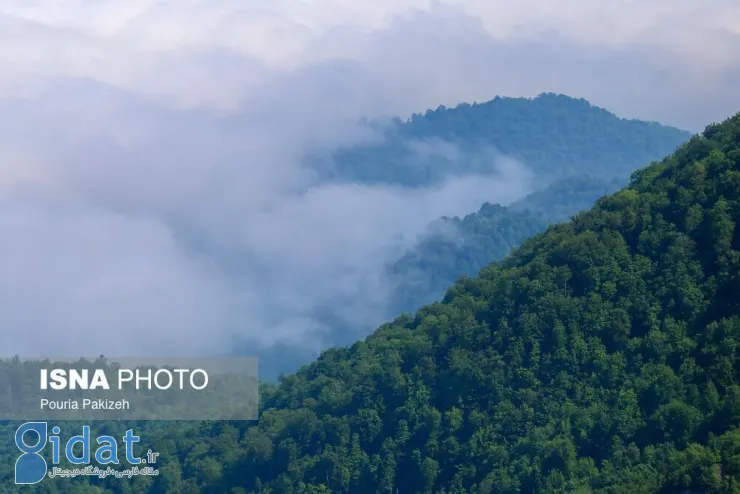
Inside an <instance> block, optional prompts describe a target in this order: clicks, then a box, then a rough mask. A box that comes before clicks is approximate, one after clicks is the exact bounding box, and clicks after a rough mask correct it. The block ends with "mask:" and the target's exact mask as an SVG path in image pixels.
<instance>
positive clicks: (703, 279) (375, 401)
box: [44, 114, 740, 494]
mask: <svg viewBox="0 0 740 494" xmlns="http://www.w3.org/2000/svg"><path fill="white" fill-rule="evenodd" d="M739 224H740V114H738V115H736V116H735V117H733V118H731V119H729V120H727V121H726V122H724V123H722V124H718V125H711V126H709V127H707V129H706V130H705V132H704V133H703V135H701V136H697V137H695V138H693V139H691V141H690V142H688V143H687V144H686V145H684V146H682V147H681V148H680V149H679V150H678V151H677V152H676V153H674V154H673V155H671V156H670V157H668V158H666V159H664V160H663V161H661V162H659V163H654V164H653V165H651V166H650V167H648V168H646V169H644V170H640V171H639V172H636V173H635V174H634V175H633V178H632V180H631V183H630V185H629V187H628V188H625V189H623V190H621V191H620V192H618V193H616V194H613V195H610V196H608V197H605V198H603V199H601V200H599V202H598V203H597V204H596V206H595V207H593V208H592V209H590V210H589V211H587V212H584V213H581V214H579V215H577V216H575V217H574V218H573V219H572V220H570V221H567V222H565V223H562V224H558V225H556V226H553V227H550V228H549V229H548V230H547V231H546V232H544V233H542V234H539V235H536V236H535V237H533V238H531V239H530V240H528V241H526V242H525V243H524V244H523V245H522V246H521V247H519V248H517V249H515V250H514V252H513V253H512V254H510V255H509V256H507V257H506V258H505V259H504V260H503V261H502V262H501V263H494V264H491V265H490V266H488V267H487V268H486V269H484V270H483V271H482V272H481V273H480V275H479V276H477V277H475V278H467V279H463V280H461V281H459V282H458V283H456V284H455V286H453V287H452V288H451V289H450V290H449V291H448V293H447V295H446V296H445V298H444V300H443V301H442V302H439V303H435V304H433V305H430V306H427V307H425V308H423V309H422V310H420V311H419V312H418V313H417V314H416V315H415V316H414V317H409V316H404V317H400V318H398V319H396V320H395V321H393V322H391V323H388V324H385V325H383V326H381V327H380V328H378V329H377V330H376V331H375V332H374V334H372V335H371V336H370V337H368V338H367V339H366V340H365V341H362V342H358V343H356V344H354V345H352V346H351V347H347V348H335V349H332V350H329V351H326V352H324V353H323V354H322V355H321V357H320V358H319V359H318V360H317V361H316V362H314V363H313V364H311V365H310V366H307V367H305V368H303V369H302V370H301V371H299V372H298V373H296V374H294V375H290V376H288V377H286V378H284V379H283V380H282V382H281V383H280V385H279V386H278V387H277V388H275V389H271V390H269V391H267V390H266V391H265V393H264V403H263V411H262V413H261V417H260V420H259V422H258V423H255V424H243V423H233V424H224V423H209V424H202V425H200V426H196V427H195V428H191V426H178V425H175V424H172V425H170V426H169V428H165V429H164V430H162V431H160V432H158V433H154V432H152V434H151V435H150V436H149V437H148V438H147V443H148V444H151V445H152V448H153V449H156V450H158V451H161V452H162V454H161V458H162V466H161V468H162V469H163V471H165V472H166V475H163V476H160V477H159V478H156V479H151V478H138V479H136V480H135V481H134V482H132V483H130V484H129V483H128V482H121V481H120V479H107V480H105V481H103V483H102V484H101V485H104V486H105V487H106V488H108V489H111V490H113V491H115V492H181V493H195V492H207V493H224V492H232V493H262V494H265V493H295V494H298V493H330V492H332V493H342V492H347V493H352V494H362V493H376V492H389V493H395V492H398V493H399V494H402V493H435V494H441V493H445V494H453V493H454V494H468V493H480V494H483V493H517V492H525V493H526V492H537V493H561V492H562V493H565V492H577V493H610V494H611V493H625V494H627V493H630V494H632V493H654V492H664V493H678V492H695V493H699V492H705V493H710V492H711V493H725V492H726V493H730V492H739V491H740V429H738V426H739V425H740V298H738V296H737V294H738V293H740V227H739ZM59 482H68V480H65V479H62V480H60V481H58V482H56V483H51V484H45V485H47V486H57V487H58V486H61V485H62V484H60V483H59ZM67 485H68V484H67ZM45 489H51V487H46V488H45ZM147 489H148V490H147ZM44 492H55V491H52V490H46V491H44Z"/></svg>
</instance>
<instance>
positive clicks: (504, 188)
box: [0, 0, 740, 356]
mask: <svg viewBox="0 0 740 494" xmlns="http://www.w3.org/2000/svg"><path fill="white" fill-rule="evenodd" d="M0 64H2V67H3V70H2V71H0V235H2V238H3V240H4V241H3V244H2V247H0V328H3V329H2V333H0V342H1V343H2V344H1V345H0V346H1V347H2V348H4V349H6V353H7V352H11V353H19V354H20V355H22V356H23V355H29V356H31V355H60V356H61V355H64V356H67V355H69V356H74V355H76V354H83V353H85V354H92V355H97V354H99V353H106V354H107V355H119V356H123V355H142V356H144V355H147V356H148V355H159V354H193V353H203V352H205V353H209V352H210V353H218V352H224V351H228V349H229V348H231V347H233V345H234V341H235V340H238V339H243V338H246V340H247V341H248V342H249V344H251V345H255V347H258V346H260V345H261V346H270V345H274V344H277V343H289V344H295V345H301V346H305V347H311V348H313V347H316V346H317V345H319V346H320V345H321V341H322V340H321V336H322V334H323V333H322V332H323V331H324V330H325V328H324V327H323V326H322V324H323V323H322V322H321V321H322V320H321V318H320V317H318V316H317V314H320V313H321V311H322V310H324V308H326V307H328V306H332V307H334V308H335V309H334V310H336V311H339V312H340V313H341V316H342V317H345V318H346V319H347V320H349V321H354V322H358V321H359V322H361V323H362V325H365V326H367V325H375V324H378V323H380V322H382V317H384V316H383V307H384V304H385V302H386V300H385V298H384V297H385V296H386V293H387V288H388V287H387V286H386V284H385V280H383V279H382V276H381V275H380V274H379V273H380V271H381V270H380V266H382V265H383V263H385V262H387V261H388V259H389V258H390V257H392V256H393V255H394V254H393V253H394V252H397V251H398V248H399V246H401V247H403V246H405V245H410V244H411V243H413V242H414V239H415V238H416V235H418V234H419V233H420V232H421V231H422V230H423V228H424V227H425V226H426V225H427V224H428V223H429V222H430V221H432V220H434V219H435V218H437V217H439V216H442V215H464V214H466V213H469V212H472V211H474V210H477V209H478V207H479V206H480V204H481V203H482V202H484V201H492V202H500V203H503V204H506V203H507V202H509V201H512V200H515V199H517V198H519V197H521V196H522V195H524V194H525V193H527V192H528V191H529V190H531V187H532V177H531V176H530V175H529V174H528V173H527V170H526V164H523V163H516V162H513V161H512V160H509V159H506V158H505V157H501V158H498V159H496V160H493V162H492V167H494V168H495V169H496V170H497V172H496V173H495V174H494V175H492V176H488V177H485V178H481V177H462V178H458V179H454V180H450V181H449V182H447V183H445V184H442V185H441V186H435V187H432V188H429V189H422V190H417V191H415V192H413V193H412V192H409V191H404V190H400V189H397V188H393V187H387V186H372V187H371V186H362V185H359V184H333V185H325V184H320V183H316V179H315V177H313V176H311V175H310V174H309V173H306V171H305V170H304V169H303V168H301V167H300V165H299V163H300V158H301V156H302V155H303V153H305V152H306V150H308V149H310V148H312V147H317V146H318V147H322V146H324V147H332V146H337V145H348V144H352V143H355V142H364V141H366V140H368V139H373V138H375V136H371V135H367V133H366V132H365V131H363V129H361V128H358V127H357V126H356V125H355V122H356V121H357V119H358V118H360V117H361V116H373V115H400V116H402V117H405V116H408V115H409V114H410V113H412V112H417V111H423V110H424V109H426V108H436V107H437V106H438V105H440V104H444V105H446V106H453V105H455V104H456V103H458V102H463V101H467V102H472V101H487V100H489V99H492V98H493V97H494V96H496V95H503V96H535V95H536V94H538V93H540V92H544V91H548V92H559V93H565V94H568V95H570V96H574V97H584V98H586V99H588V100H589V101H591V102H592V103H594V104H598V105H599V106H603V107H606V108H607V109H609V110H611V111H614V112H615V113H617V114H618V115H620V116H623V117H630V118H641V119H647V120H658V121H660V122H662V123H666V124H672V125H676V126H679V127H682V128H685V129H687V130H691V131H699V130H700V129H701V128H703V126H704V125H706V124H707V123H710V122H713V121H719V120H722V119H724V118H726V117H728V116H730V115H731V114H733V113H735V112H737V111H739V110H740V92H739V91H737V87H740V3H738V2H736V1H734V0H705V1H704V2H696V1H689V0H671V1H669V0H641V1H639V2H638V1H636V0H608V1H607V0H567V1H566V0H563V1H560V2H550V1H546V0H521V1H518V2H509V1H507V2H504V1H502V0H485V1H484V0H463V1H458V2H451V1H450V2H448V1H434V2H428V1H421V0H394V1H390V0H375V1H373V2H346V1H343V2H340V1H338V0H303V1H300V0H271V1H269V2H266V1H264V2H256V1H245V0H162V1H154V0H94V1H93V0H5V1H3V2H0ZM445 152H446V151H445ZM348 331H349V329H348Z"/></svg>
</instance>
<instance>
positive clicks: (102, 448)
mask: <svg viewBox="0 0 740 494" xmlns="http://www.w3.org/2000/svg"><path fill="white" fill-rule="evenodd" d="M60 433H61V429H60V428H59V427H58V426H54V427H52V428H51V434H49V426H48V424H47V423H46V422H26V423H25V424H23V425H21V426H20V427H18V430H16V431H15V445H16V447H17V448H18V449H19V450H20V452H21V455H20V456H19V457H18V459H17V460H16V462H15V483H16V484H37V483H39V482H41V481H42V480H43V479H44V477H45V476H46V474H47V471H48V470H49V465H48V464H47V462H46V459H45V458H44V457H43V456H41V453H42V451H44V448H46V446H47V444H49V443H51V463H52V465H59V464H60V463H61V457H62V445H61V438H60V437H59V434H60ZM122 440H123V444H124V447H125V448H124V451H125V457H126V461H127V462H128V463H130V464H131V465H140V464H142V463H154V462H155V461H156V458H157V456H158V453H152V451H151V450H150V451H149V452H147V456H146V459H143V458H139V457H135V456H134V443H137V442H139V440H140V437H139V436H135V435H134V432H133V430H132V429H129V430H127V431H126V433H125V434H124V435H123V438H122ZM95 442H96V443H97V449H96V450H95V453H94V454H93V455H92V456H93V457H94V459H95V462H96V463H98V464H100V465H119V464H120V460H119V458H118V441H116V439H115V438H114V437H113V436H105V435H101V436H98V437H97V438H96V439H95ZM78 444H79V445H81V446H82V448H81V451H77V452H75V446H77V445H78ZM76 453H77V454H76ZM64 458H65V459H66V461H67V462H69V463H70V464H72V465H76V466H83V465H90V462H91V441H90V426H89V425H85V426H83V427H82V434H80V435H78V436H73V437H71V438H70V439H69V440H68V441H67V443H66V445H65V446H64ZM54 469H55V470H57V469H56V468H54ZM96 470H98V469H97V468H96ZM137 470H138V469H137ZM76 474H84V473H82V472H79V473H76ZM73 475H74V474H73ZM73 475H72V476H73Z"/></svg>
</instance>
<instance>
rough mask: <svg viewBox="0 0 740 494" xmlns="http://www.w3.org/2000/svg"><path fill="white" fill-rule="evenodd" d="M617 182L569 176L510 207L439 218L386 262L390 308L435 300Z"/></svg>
mask: <svg viewBox="0 0 740 494" xmlns="http://www.w3.org/2000/svg"><path fill="white" fill-rule="evenodd" d="M620 184H622V181H621V180H618V179H613V180H607V179H602V178H595V177H590V176H575V177H569V178H566V179H563V180H559V181H557V182H554V183H552V184H551V185H550V186H548V187H546V188H544V189H542V190H539V191H536V192H533V193H532V194H529V195H528V196H526V197H524V198H522V199H520V200H519V201H516V202H515V203H514V204H512V205H511V206H509V207H504V206H501V205H499V204H488V203H486V204H484V205H483V206H482V207H481V208H480V210H478V211H476V212H475V213H471V214H469V215H466V216H465V217H464V218H457V217H453V218H441V219H440V220H439V221H437V222H436V223H435V224H434V225H431V227H430V228H429V230H430V231H429V232H428V233H427V234H426V235H424V236H423V237H422V238H421V239H420V241H419V243H418V245H416V246H415V247H414V248H412V249H409V250H408V251H407V252H406V253H405V254H404V255H403V257H401V258H400V259H399V260H398V261H396V262H394V263H393V264H392V265H391V266H390V267H389V269H388V274H389V278H390V280H391V283H392V286H393V287H394V289H393V295H392V297H391V298H392V304H391V306H390V313H391V314H393V315H394V316H396V315H399V314H402V313H404V312H414V311H416V310H417V309H418V308H419V307H421V306H423V305H425V304H430V303H432V302H436V301H437V300H439V299H440V298H442V296H443V295H444V293H445V291H446V290H447V288H448V287H449V286H450V285H452V284H453V283H454V282H455V281H456V280H457V279H458V278H459V277H461V276H474V275H476V274H478V271H480V270H481V269H482V268H484V267H485V266H486V265H488V264H489V263H491V262H493V261H500V260H501V259H502V258H503V257H504V256H506V255H507V254H508V253H509V252H511V250H512V249H514V248H515V247H518V246H519V245H520V244H521V243H522V242H523V241H524V240H526V239H527V238H529V237H531V236H533V235H535V234H537V233H541V232H543V231H545V230H546V229H547V227H548V226H549V225H550V224H552V223H554V222H558V221H563V220H566V219H568V218H569V217H570V216H571V215H573V214H576V213H578V212H580V211H583V210H585V209H588V208H590V207H591V206H592V205H593V204H594V203H595V202H596V200H597V199H598V198H600V197H602V196H604V195H606V194H608V193H612V192H615V191H617V190H618V189H619V188H620Z"/></svg>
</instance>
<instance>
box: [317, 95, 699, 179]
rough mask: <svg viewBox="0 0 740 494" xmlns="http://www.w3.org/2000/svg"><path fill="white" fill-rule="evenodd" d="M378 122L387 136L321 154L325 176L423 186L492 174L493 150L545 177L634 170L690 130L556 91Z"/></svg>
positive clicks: (680, 140) (669, 149)
mask: <svg viewBox="0 0 740 494" xmlns="http://www.w3.org/2000/svg"><path fill="white" fill-rule="evenodd" d="M376 126H377V127H378V128H379V129H380V132H381V134H382V137H383V139H382V140H381V142H379V143H373V144H368V145H362V146H353V147H349V148H344V149H340V150H339V151H337V152H333V153H332V154H331V156H325V157H323V159H320V158H317V157H315V158H314V160H312V166H313V167H315V168H318V169H319V170H320V171H321V172H322V174H323V175H324V177H325V179H334V180H339V181H357V182H361V183H387V184H394V185H402V186H407V187H419V186H428V185H431V184H436V183H439V182H441V181H443V180H445V179H446V178H448V177H450V176H457V175H464V174H471V173H480V174H490V173H491V172H492V171H493V170H492V166H491V161H492V156H491V151H494V152H495V153H501V154H503V155H506V156H509V157H511V158H515V159H518V160H519V161H521V162H522V163H524V164H525V166H527V167H528V168H529V169H530V170H532V171H533V172H534V173H535V175H536V176H537V177H538V179H539V180H540V181H541V182H542V183H543V184H546V183H549V182H551V181H553V180H558V179H561V178H565V177H568V176H572V175H581V174H588V175H592V176H599V177H607V178H609V179H611V178H612V177H615V176H620V175H629V174H630V173H632V171H634V170H635V169H636V168H638V167H641V166H645V164H646V163H650V162H651V161H653V160H656V159H660V158H662V157H663V156H665V155H667V154H668V153H671V152H673V151H674V150H675V148H676V147H677V146H678V145H679V144H681V143H683V142H685V141H686V140H688V139H689V137H690V134H689V133H688V132H686V131H683V130H679V129H676V128H673V127H666V126H663V125H660V124H658V123H654V122H643V121H639V120H627V119H621V118H619V117H617V116H615V115H614V114H612V113H610V112H608V111H607V110H604V109H602V108H598V107H596V106H593V105H591V104H590V103H588V102H587V101H586V100H583V99H574V98H570V97H568V96H564V95H556V94H541V95H540V96H538V97H536V98H533V99H528V98H501V97H497V98H495V99H493V100H491V101H488V102H486V103H475V104H472V105H471V104H467V103H465V104H461V105H458V106H457V107H455V108H445V107H439V108H438V109H436V110H430V111H427V112H426V113H424V114H423V115H421V114H415V115H413V116H412V117H411V118H410V119H409V120H408V121H406V122H401V121H400V120H399V119H396V120H395V121H393V122H392V123H391V124H390V125H389V126H385V127H383V126H380V125H379V124H376ZM495 153H494V154H495Z"/></svg>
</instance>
